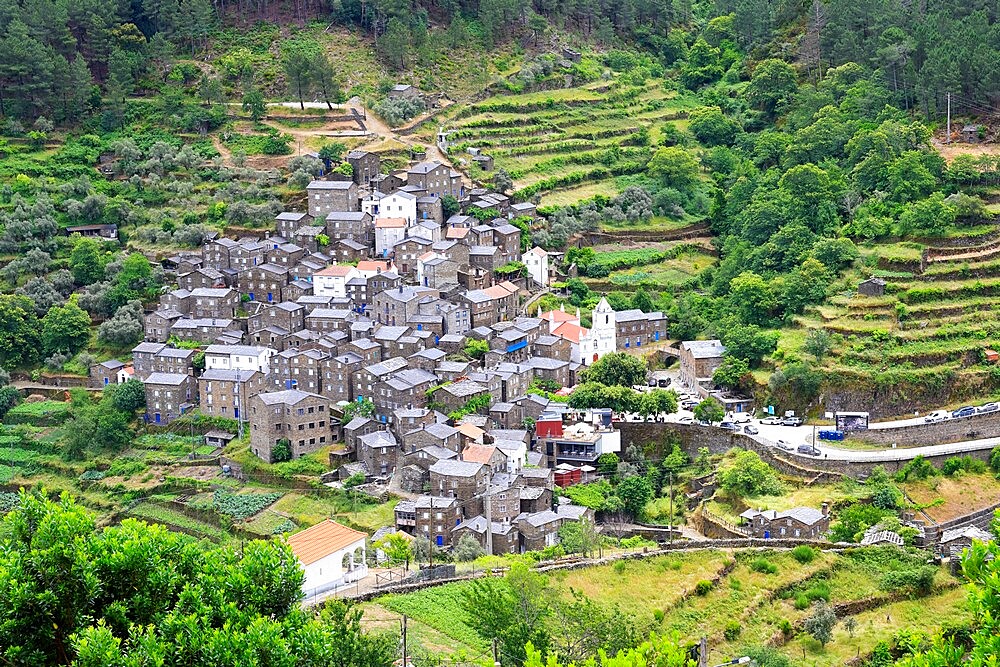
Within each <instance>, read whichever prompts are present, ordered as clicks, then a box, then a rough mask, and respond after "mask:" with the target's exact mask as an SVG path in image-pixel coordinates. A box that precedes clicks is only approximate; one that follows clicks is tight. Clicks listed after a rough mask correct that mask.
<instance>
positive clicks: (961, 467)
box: [941, 454, 992, 477]
mask: <svg viewBox="0 0 1000 667" xmlns="http://www.w3.org/2000/svg"><path fill="white" fill-rule="evenodd" d="M990 458H991V459H992V455H991V457H990ZM941 472H943V473H944V474H945V475H948V476H949V477H950V476H951V475H954V474H956V473H958V472H968V473H983V472H986V463H984V462H983V461H980V460H979V459H974V458H972V457H971V456H969V455H968V454H966V455H965V456H952V457H951V458H949V459H946V460H945V462H944V463H943V464H941Z"/></svg>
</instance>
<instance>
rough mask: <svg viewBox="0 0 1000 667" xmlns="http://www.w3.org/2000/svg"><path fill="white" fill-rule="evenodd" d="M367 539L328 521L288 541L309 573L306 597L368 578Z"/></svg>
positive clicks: (295, 535)
mask: <svg viewBox="0 0 1000 667" xmlns="http://www.w3.org/2000/svg"><path fill="white" fill-rule="evenodd" d="M367 537H368V536H367V535H366V534H365V533H362V532H361V531H358V530H354V529H352V528H348V527H347V526H342V525H340V524H339V523H337V522H335V521H331V520H330V519H327V520H326V521H323V522H321V523H318V524H316V525H315V526H313V527H311V528H306V529H305V530H303V531H301V532H298V533H295V534H294V535H292V536H291V537H289V538H288V544H289V546H291V547H292V553H294V554H295V557H296V558H298V559H299V562H301V563H302V567H303V569H304V570H305V572H306V577H305V581H303V583H302V592H303V593H305V595H306V597H309V596H313V595H316V594H318V593H322V592H324V591H328V590H330V589H333V588H336V587H337V586H341V585H343V584H349V583H351V582H353V581H357V580H358V579H363V578H364V577H365V576H367V575H368V559H367V553H366V549H365V540H366V539H367Z"/></svg>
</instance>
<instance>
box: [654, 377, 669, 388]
mask: <svg viewBox="0 0 1000 667" xmlns="http://www.w3.org/2000/svg"><path fill="white" fill-rule="evenodd" d="M656 384H657V386H660V387H669V386H670V380H668V379H667V378H660V379H659V380H657V381H656Z"/></svg>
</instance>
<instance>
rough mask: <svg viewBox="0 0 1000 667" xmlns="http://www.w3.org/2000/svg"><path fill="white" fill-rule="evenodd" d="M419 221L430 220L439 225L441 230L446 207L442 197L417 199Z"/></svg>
mask: <svg viewBox="0 0 1000 667" xmlns="http://www.w3.org/2000/svg"><path fill="white" fill-rule="evenodd" d="M417 219H418V220H430V221H433V222H435V223H437V227H438V229H439V230H440V229H441V224H442V223H443V222H444V206H443V205H442V203H441V198H440V197H434V196H433V195H431V196H423V197H418V198H417Z"/></svg>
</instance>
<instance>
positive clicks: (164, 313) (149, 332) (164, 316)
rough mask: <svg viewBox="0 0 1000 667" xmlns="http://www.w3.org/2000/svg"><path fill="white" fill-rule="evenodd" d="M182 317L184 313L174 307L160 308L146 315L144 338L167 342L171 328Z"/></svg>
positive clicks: (155, 341) (148, 340) (156, 341)
mask: <svg viewBox="0 0 1000 667" xmlns="http://www.w3.org/2000/svg"><path fill="white" fill-rule="evenodd" d="M182 319H184V315H183V314H182V313H179V312H177V311H176V310H174V309H172V308H160V309H158V310H157V311H155V312H153V313H150V314H149V315H146V317H145V318H144V321H143V336H142V337H143V340H145V341H147V342H150V343H166V342H167V339H169V338H170V330H171V329H172V328H173V326H174V325H175V324H176V323H177V322H179V321H180V320H182Z"/></svg>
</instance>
